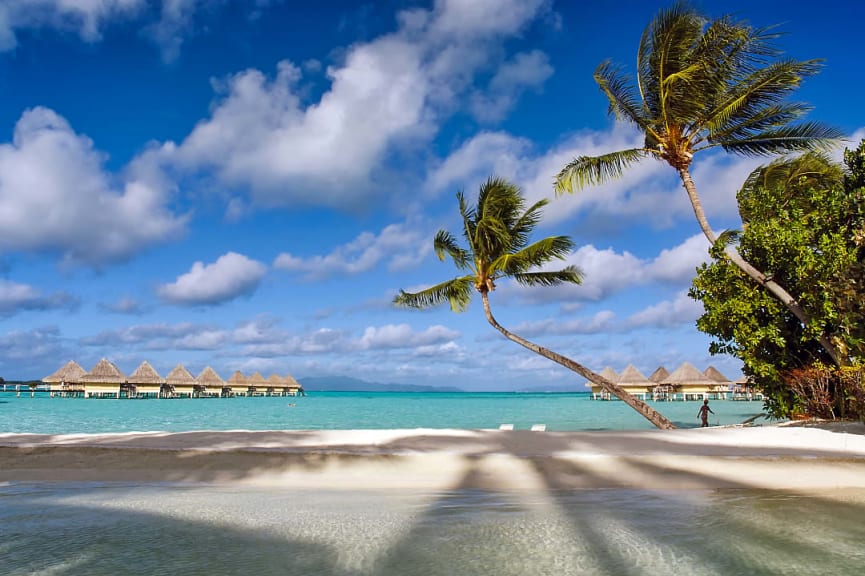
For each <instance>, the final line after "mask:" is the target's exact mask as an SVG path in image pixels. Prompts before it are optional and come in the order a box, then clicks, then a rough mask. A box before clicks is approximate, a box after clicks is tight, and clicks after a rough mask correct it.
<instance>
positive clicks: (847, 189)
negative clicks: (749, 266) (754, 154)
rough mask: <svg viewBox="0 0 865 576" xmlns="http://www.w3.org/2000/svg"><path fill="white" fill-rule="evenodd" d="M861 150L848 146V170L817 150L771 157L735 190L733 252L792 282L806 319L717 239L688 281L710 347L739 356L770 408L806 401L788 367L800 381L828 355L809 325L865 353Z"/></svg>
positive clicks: (852, 351) (788, 408) (856, 355)
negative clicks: (737, 224)
mask: <svg viewBox="0 0 865 576" xmlns="http://www.w3.org/2000/svg"><path fill="white" fill-rule="evenodd" d="M863 151H865V142H863V144H862V145H860V146H859V149H858V150H857V151H856V152H854V153H848V154H847V156H846V158H847V166H848V171H847V172H846V173H845V171H844V170H843V168H842V166H839V165H837V164H835V163H833V162H832V161H830V160H829V159H828V158H826V157H825V156H822V155H820V154H817V153H807V154H804V155H802V156H800V157H798V158H794V159H783V160H778V161H776V162H772V163H771V164H769V165H767V166H763V167H761V168H758V169H757V170H755V171H754V172H752V173H751V175H750V176H749V177H748V179H747V180H746V182H745V184H744V185H743V186H742V188H741V190H739V192H738V195H737V199H738V203H739V211H740V214H741V216H742V222H743V225H744V226H743V227H744V229H743V230H742V231H741V233H739V234H736V235H733V238H734V239H736V240H738V250H739V252H740V253H741V254H742V256H743V257H744V258H745V259H747V260H748V261H749V262H753V263H754V265H755V266H757V267H759V268H760V269H761V270H764V271H765V272H766V274H770V275H772V276H773V277H774V278H775V279H776V280H777V281H778V282H779V283H781V284H783V285H784V286H788V287H789V289H790V290H791V292H792V293H793V295H794V296H795V297H796V299H797V300H798V301H799V303H800V305H801V306H802V307H803V308H804V309H805V310H806V312H807V314H808V317H809V322H808V323H807V324H802V323H801V322H800V321H799V320H798V319H797V318H796V317H795V316H794V315H793V314H792V313H790V311H789V310H788V309H787V308H786V307H785V306H784V305H783V304H782V303H781V302H779V301H778V300H777V299H775V298H772V297H771V296H770V295H769V294H768V293H766V292H765V291H764V290H762V289H760V287H759V286H757V285H756V284H754V283H753V282H751V281H750V280H749V279H748V278H747V277H746V276H745V275H744V274H743V273H742V272H741V271H740V270H739V269H738V268H737V267H736V266H735V265H733V264H732V263H730V262H729V260H728V259H726V258H724V257H723V250H724V247H723V246H722V241H721V240H719V242H718V243H716V244H715V246H713V248H712V250H711V253H712V256H713V257H714V260H713V261H712V262H711V263H708V264H704V265H703V266H701V267H700V268H699V269H698V272H697V277H696V278H695V279H694V282H693V285H692V288H691V290H690V294H691V296H692V297H693V298H695V299H697V300H700V301H701V302H702V303H703V307H704V314H703V315H702V316H701V317H700V318H699V319H698V321H697V327H698V328H699V329H700V330H702V331H703V332H706V333H707V334H710V335H712V336H713V337H714V338H715V340H714V341H713V342H712V344H711V346H710V351H711V352H712V353H728V354H732V355H734V356H736V357H738V358H740V359H741V360H742V361H743V363H744V369H745V373H746V374H747V375H748V376H750V377H751V378H752V379H753V380H754V381H755V382H756V383H757V384H758V385H759V386H760V387H762V388H763V390H764V391H765V392H766V395H767V399H768V400H767V405H768V408H769V409H770V411H771V412H772V413H773V414H775V415H777V416H788V415H790V414H791V413H792V412H794V411H797V410H800V409H802V407H803V406H802V405H803V402H804V400H805V398H804V397H803V396H802V395H801V390H803V389H804V388H802V387H801V386H800V387H799V391H800V393H799V394H797V392H796V390H794V387H793V386H791V385H790V384H791V378H793V375H794V374H795V375H798V376H796V378H798V379H799V380H801V375H802V374H803V372H802V371H803V370H808V369H812V368H819V367H820V366H825V365H831V364H832V359H831V358H830V357H829V356H828V354H827V353H826V351H825V349H824V348H823V347H821V346H820V345H819V344H818V343H817V342H816V341H815V339H814V336H815V335H816V334H826V335H828V336H829V338H831V340H832V342H833V343H834V345H835V347H836V348H837V349H839V350H840V351H842V353H843V354H845V356H846V357H847V358H850V359H851V361H852V362H853V363H854V364H857V363H859V362H861V361H862V360H863V359H865V348H863V342H865V339H863V324H865V315H863V312H865V310H863V306H862V303H861V302H862V298H863V297H865V292H863V289H862V288H863V280H865V275H863V255H865V248H863V239H862V237H863V232H865V196H863V193H865V187H863V185H862V184H863V181H865V172H863V162H862V154H863ZM856 159H858V160H859V163H858V164H857V163H856V162H855V160H856ZM725 240H726V238H725ZM839 373H840V372H839ZM839 401H840V399H839Z"/></svg>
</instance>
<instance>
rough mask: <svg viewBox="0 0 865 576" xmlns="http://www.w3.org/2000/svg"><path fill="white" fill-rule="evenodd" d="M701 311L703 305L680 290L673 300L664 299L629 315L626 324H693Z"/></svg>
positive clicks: (632, 325) (660, 325)
mask: <svg viewBox="0 0 865 576" xmlns="http://www.w3.org/2000/svg"><path fill="white" fill-rule="evenodd" d="M702 313H703V305H702V304H701V303H700V302H697V301H696V300H693V299H692V298H690V297H689V296H688V294H687V293H686V292H680V293H679V294H677V295H676V297H675V298H674V299H673V300H664V301H663V302H659V303H657V304H653V305H652V306H649V307H647V308H645V309H643V310H640V311H639V312H637V313H635V314H633V315H631V316H630V317H629V318H628V320H627V322H626V324H627V325H628V326H630V327H634V328H636V327H646V326H651V327H672V326H678V325H681V324H693V323H695V322H696V321H697V318H699V317H700V315H701V314H702Z"/></svg>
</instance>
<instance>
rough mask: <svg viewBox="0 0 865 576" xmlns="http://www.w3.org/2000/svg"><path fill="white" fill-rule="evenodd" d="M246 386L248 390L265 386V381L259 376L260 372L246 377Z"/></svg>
mask: <svg viewBox="0 0 865 576" xmlns="http://www.w3.org/2000/svg"><path fill="white" fill-rule="evenodd" d="M246 385H247V386H249V387H250V388H262V387H264V386H267V380H265V379H264V376H262V375H261V372H253V374H252V375H251V376H247V378H246Z"/></svg>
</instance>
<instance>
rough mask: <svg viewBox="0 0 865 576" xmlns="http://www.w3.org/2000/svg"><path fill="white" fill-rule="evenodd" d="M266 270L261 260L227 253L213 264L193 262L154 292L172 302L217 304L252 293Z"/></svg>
mask: <svg viewBox="0 0 865 576" xmlns="http://www.w3.org/2000/svg"><path fill="white" fill-rule="evenodd" d="M266 272H267V267H266V266H265V265H264V264H262V263H261V262H257V261H255V260H251V259H249V258H248V257H246V256H244V255H243V254H237V253H235V252H228V253H226V254H223V255H222V256H220V257H219V258H218V259H217V260H216V262H214V263H213V264H207V265H205V264H204V263H203V262H196V263H194V264H193V265H192V269H191V270H190V271H189V272H187V273H186V274H182V275H181V276H179V277H178V278H177V280H176V281H175V282H173V283H171V284H164V285H162V286H160V287H159V288H158V289H157V293H158V294H159V296H160V297H162V298H163V299H164V300H166V301H168V302H171V303H174V304H183V305H199V304H219V303H221V302H227V301H229V300H233V299H234V298H237V297H238V296H242V295H244V294H250V293H252V292H254V291H255V289H256V288H258V284H259V283H260V282H261V279H262V278H263V277H264V274H265V273H266Z"/></svg>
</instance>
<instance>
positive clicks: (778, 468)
mask: <svg viewBox="0 0 865 576" xmlns="http://www.w3.org/2000/svg"><path fill="white" fill-rule="evenodd" d="M0 481H49V482H56V481H142V482H160V481H169V482H218V483H225V482H239V483H245V484H260V485H268V486H273V485H279V486H285V487H286V488H297V489H303V488H319V489H322V488H333V489H342V490H345V489H398V488H411V489H425V490H449V489H457V488H460V489H464V488H479V489H498V490H548V489H574V488H620V487H625V488H641V489H688V488H694V489H705V488H765V489H781V490H802V491H809V492H810V491H815V490H821V489H836V488H865V426H862V425H861V424H852V425H846V426H827V427H825V428H817V427H782V426H763V427H746V428H708V429H692V430H675V431H611V432H530V431H522V430H517V431H499V430H426V429H417V430H328V431H269V432H250V431H219V432H210V431H202V432H185V433H160V432H143V433H128V434H94V435H88V434H79V435H32V434H0Z"/></svg>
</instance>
